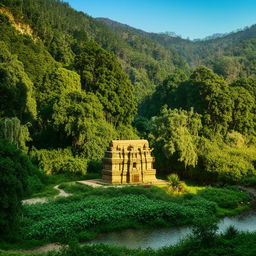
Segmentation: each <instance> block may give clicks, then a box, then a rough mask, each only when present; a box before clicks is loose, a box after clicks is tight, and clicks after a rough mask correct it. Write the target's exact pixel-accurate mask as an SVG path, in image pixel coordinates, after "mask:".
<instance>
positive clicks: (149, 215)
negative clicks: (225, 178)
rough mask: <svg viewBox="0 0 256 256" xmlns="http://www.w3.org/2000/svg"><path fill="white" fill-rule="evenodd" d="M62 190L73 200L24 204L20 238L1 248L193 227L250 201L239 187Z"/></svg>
mask: <svg viewBox="0 0 256 256" xmlns="http://www.w3.org/2000/svg"><path fill="white" fill-rule="evenodd" d="M60 188H62V189H64V190H65V191H66V192H67V193H71V194H73V195H72V196H70V197H67V198H58V199H56V200H52V201H49V202H47V203H44V204H34V205H24V206H23V218H22V220H21V225H20V227H21V228H20V230H19V236H18V239H17V240H16V241H11V242H10V243H9V244H7V243H3V244H0V248H5V249H7V248H24V249H25V248H31V247H33V244H34V247H36V246H38V245H40V244H43V243H47V242H61V243H68V242H69V241H70V240H73V239H77V240H78V241H80V242H82V241H86V240H91V239H93V238H95V237H96V236H97V235H98V234H99V233H103V232H109V231H113V230H121V229H125V228H136V229H140V228H154V227H168V226H179V225H190V224H191V223H192V222H193V220H194V219H197V218H201V217H206V218H207V217H211V216H216V217H220V216H224V215H228V214H232V213H234V212H239V210H241V209H242V207H244V206H247V205H248V203H249V201H250V198H249V196H248V195H247V194H246V193H244V192H241V191H239V190H238V189H237V188H235V187H227V188H214V187H208V188H205V189H198V190H197V191H198V192H197V194H192V193H186V194H184V195H179V196H174V195H170V194H168V193H167V192H166V190H165V189H163V188H158V187H149V188H143V187H139V186H138V187H124V188H91V187H89V186H86V185H80V184H75V183H73V182H69V183H63V184H62V185H61V186H60ZM15 243H16V247H15Z"/></svg>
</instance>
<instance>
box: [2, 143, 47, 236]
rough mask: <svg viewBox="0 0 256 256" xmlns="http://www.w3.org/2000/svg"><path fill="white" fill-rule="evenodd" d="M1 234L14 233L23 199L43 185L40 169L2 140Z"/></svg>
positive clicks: (14, 147) (15, 148)
mask: <svg viewBox="0 0 256 256" xmlns="http://www.w3.org/2000/svg"><path fill="white" fill-rule="evenodd" d="M0 171H1V175H0V195H1V196H0V234H2V235H7V234H8V233H9V232H11V231H13V230H14V228H15V226H16V224H17V220H18V216H19V214H20V212H21V199H22V198H23V197H24V196H25V195H28V194H30V193H32V192H35V191H36V190H37V189H40V188H41V186H42V184H41V181H40V178H39V171H38V169H37V168H36V167H35V166H33V165H32V163H31V161H30V160H29V158H28V157H27V156H26V155H25V154H23V153H22V152H21V151H20V150H18V149H17V147H16V146H14V145H12V144H10V143H9V142H8V141H6V140H2V139H0Z"/></svg>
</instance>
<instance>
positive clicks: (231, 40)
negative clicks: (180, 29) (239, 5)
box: [97, 18, 256, 79]
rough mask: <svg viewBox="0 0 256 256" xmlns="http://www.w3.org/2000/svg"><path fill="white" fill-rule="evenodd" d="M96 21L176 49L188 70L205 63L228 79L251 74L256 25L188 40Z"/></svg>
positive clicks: (107, 20) (106, 21)
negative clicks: (186, 64)
mask: <svg viewBox="0 0 256 256" xmlns="http://www.w3.org/2000/svg"><path fill="white" fill-rule="evenodd" d="M97 20H99V21H101V22H102V23H104V24H106V25H107V26H109V27H110V28H112V29H114V30H115V31H117V32H119V33H133V34H138V35H141V36H143V37H146V38H149V39H151V40H154V41H155V42H158V43H159V44H160V45H162V46H164V47H165V48H166V49H170V50H172V51H175V52H177V53H178V54H179V56H180V57H182V58H183V59H184V60H185V61H186V63H188V65H189V66H190V67H191V68H192V69H194V68H196V67H198V66H200V65H206V66H208V67H210V68H212V69H213V70H214V71H215V72H216V73H218V74H220V75H223V76H224V77H226V78H228V79H234V78H236V77H246V76H252V75H254V74H255V70H254V68H253V66H254V59H255V43H254V41H255V37H256V25H253V26H251V27H247V28H245V29H242V30H240V31H237V32H231V33H229V34H224V35H222V36H219V37H216V38H214V37H213V38H211V37H209V39H208V40H195V41H190V40H187V39H182V38H180V37H179V36H175V35H170V34H168V33H162V34H157V33H147V32H145V31H142V30H139V29H135V28H132V27H130V26H127V25H124V24H121V23H118V22H115V21H112V20H110V19H105V18H98V19H97Z"/></svg>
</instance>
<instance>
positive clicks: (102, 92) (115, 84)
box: [75, 42, 136, 126]
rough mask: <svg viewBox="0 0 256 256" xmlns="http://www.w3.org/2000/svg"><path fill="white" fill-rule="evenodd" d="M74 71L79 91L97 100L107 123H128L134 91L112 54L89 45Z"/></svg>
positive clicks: (84, 47) (96, 46) (133, 108)
mask: <svg viewBox="0 0 256 256" xmlns="http://www.w3.org/2000/svg"><path fill="white" fill-rule="evenodd" d="M75 69H76V70H77V72H78V74H80V76H81V84H82V88H83V89H84V90H86V91H89V92H93V93H94V94H95V95H96V96H97V97H98V98H99V100H100V102H101V104H102V105H103V107H104V112H105V116H106V119H107V121H109V122H110V123H112V124H114V125H115V126H117V125H118V124H120V123H130V122H131V120H132V117H133V115H134V113H135V108H136V106H135V97H134V93H133V90H134V88H133V86H132V84H131V82H130V81H129V80H128V76H127V75H126V74H125V73H124V72H123V70H122V68H121V65H120V64H119V63H118V61H117V59H116V57H115V56H114V55H113V54H110V53H109V52H107V51H105V50H103V49H102V48H101V47H99V46H98V45H97V44H95V43H94V42H88V43H86V44H85V45H84V46H83V48H82V49H81V53H80V54H79V55H77V56H76V58H75Z"/></svg>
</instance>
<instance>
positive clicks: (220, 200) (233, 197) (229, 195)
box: [198, 188, 250, 209]
mask: <svg viewBox="0 0 256 256" xmlns="http://www.w3.org/2000/svg"><path fill="white" fill-rule="evenodd" d="M198 195H199V196H200V197H202V198H204V199H206V200H208V201H211V202H215V203H217V205H218V206H219V207H222V208H227V209H234V208H237V207H238V206H239V205H241V204H245V203H247V202H249V200H250V197H249V195H248V194H246V193H244V192H240V191H238V190H232V189H227V188H206V189H204V190H200V191H199V192H198Z"/></svg>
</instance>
